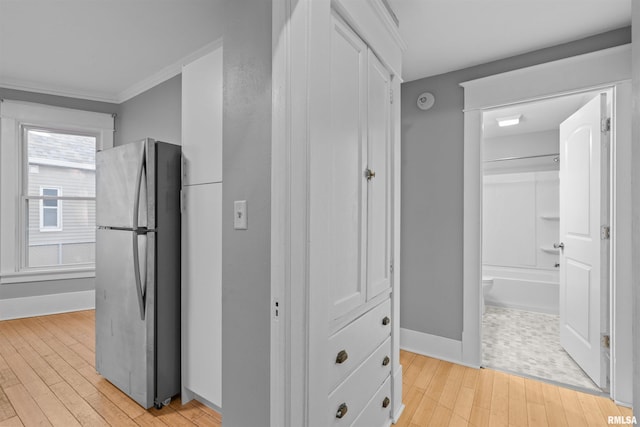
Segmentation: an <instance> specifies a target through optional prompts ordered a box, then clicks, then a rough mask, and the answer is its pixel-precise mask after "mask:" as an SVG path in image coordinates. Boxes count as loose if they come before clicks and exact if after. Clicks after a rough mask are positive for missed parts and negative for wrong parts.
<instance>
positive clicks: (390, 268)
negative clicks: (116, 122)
mask: <svg viewBox="0 0 640 427" xmlns="http://www.w3.org/2000/svg"><path fill="white" fill-rule="evenodd" d="M389 271H390V272H391V273H392V274H393V263H391V264H389Z"/></svg>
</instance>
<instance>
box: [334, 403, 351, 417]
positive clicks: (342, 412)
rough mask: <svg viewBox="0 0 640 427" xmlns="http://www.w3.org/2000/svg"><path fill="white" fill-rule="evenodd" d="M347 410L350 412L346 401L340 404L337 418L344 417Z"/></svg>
mask: <svg viewBox="0 0 640 427" xmlns="http://www.w3.org/2000/svg"><path fill="white" fill-rule="evenodd" d="M347 412H349V407H348V406H347V404H346V403H342V404H341V405H340V406H338V410H337V411H336V418H342V417H344V416H345V415H347Z"/></svg>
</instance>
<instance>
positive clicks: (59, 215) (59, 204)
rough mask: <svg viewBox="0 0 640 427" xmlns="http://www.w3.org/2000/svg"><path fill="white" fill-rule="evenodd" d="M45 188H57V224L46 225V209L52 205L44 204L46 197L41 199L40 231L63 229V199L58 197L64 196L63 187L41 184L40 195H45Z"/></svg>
mask: <svg viewBox="0 0 640 427" xmlns="http://www.w3.org/2000/svg"><path fill="white" fill-rule="evenodd" d="M44 190H56V191H57V193H56V196H55V197H56V198H57V199H56V203H57V204H56V207H55V209H56V226H55V227H51V226H45V225H44V211H45V210H46V209H51V208H52V207H51V206H45V205H44V199H42V200H40V231H41V232H43V233H48V232H50V231H62V200H60V199H58V197H62V188H60V187H54V186H51V185H47V186H44V185H41V186H40V196H41V197H44ZM23 249H24V248H23Z"/></svg>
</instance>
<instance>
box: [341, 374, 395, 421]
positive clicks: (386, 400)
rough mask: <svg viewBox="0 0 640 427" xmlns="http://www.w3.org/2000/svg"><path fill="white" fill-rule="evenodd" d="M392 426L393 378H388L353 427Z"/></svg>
mask: <svg viewBox="0 0 640 427" xmlns="http://www.w3.org/2000/svg"><path fill="white" fill-rule="evenodd" d="M390 424H391V378H387V380H386V381H385V382H384V384H382V386H381V387H380V388H379V389H378V391H377V392H376V394H375V396H373V398H372V399H371V400H370V401H369V403H368V404H367V407H366V408H364V410H363V411H362V413H360V415H359V416H358V418H356V420H355V421H354V422H353V424H352V425H351V427H388V426H389V425H390Z"/></svg>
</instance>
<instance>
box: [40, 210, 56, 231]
mask: <svg viewBox="0 0 640 427" xmlns="http://www.w3.org/2000/svg"><path fill="white" fill-rule="evenodd" d="M42 226H43V227H54V228H57V227H58V209H47V208H45V209H43V210H42Z"/></svg>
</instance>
